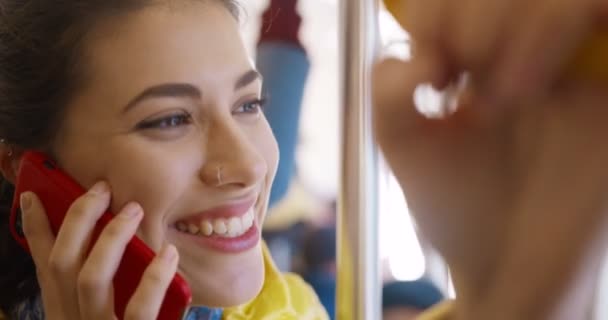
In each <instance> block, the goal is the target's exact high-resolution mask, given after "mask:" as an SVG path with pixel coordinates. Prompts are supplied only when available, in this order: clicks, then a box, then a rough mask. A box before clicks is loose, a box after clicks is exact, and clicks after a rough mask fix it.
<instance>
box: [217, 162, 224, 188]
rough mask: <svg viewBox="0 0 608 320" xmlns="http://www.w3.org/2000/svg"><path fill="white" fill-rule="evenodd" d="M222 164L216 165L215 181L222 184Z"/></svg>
mask: <svg viewBox="0 0 608 320" xmlns="http://www.w3.org/2000/svg"><path fill="white" fill-rule="evenodd" d="M222 169H223V167H222V166H218V167H217V183H218V184H222Z"/></svg>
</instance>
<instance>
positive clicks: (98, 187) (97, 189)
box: [89, 181, 110, 194]
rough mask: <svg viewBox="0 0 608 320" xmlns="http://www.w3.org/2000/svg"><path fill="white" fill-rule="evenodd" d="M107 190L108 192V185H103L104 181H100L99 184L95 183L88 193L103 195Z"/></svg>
mask: <svg viewBox="0 0 608 320" xmlns="http://www.w3.org/2000/svg"><path fill="white" fill-rule="evenodd" d="M109 190H110V188H109V187H108V184H107V183H105V182H104V181H100V182H97V183H96V184H95V185H93V187H91V189H90V190H89V192H91V193H93V194H104V193H107V192H108V191H109Z"/></svg>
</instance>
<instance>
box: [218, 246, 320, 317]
mask: <svg viewBox="0 0 608 320" xmlns="http://www.w3.org/2000/svg"><path fill="white" fill-rule="evenodd" d="M262 250H263V254H264V267H265V270H266V271H265V277H266V278H265V280H264V286H263V287H262V291H261V292H260V294H258V296H257V297H256V298H255V299H253V300H252V301H251V302H249V303H247V304H245V305H242V306H238V307H233V308H227V309H224V315H223V319H224V320H250V319H255V320H289V319H298V320H328V319H329V316H328V315H327V312H326V311H325V309H324V308H323V306H322V305H321V303H320V302H319V298H318V297H317V295H316V294H315V292H314V290H313V289H312V288H311V287H310V286H309V285H308V284H307V283H306V282H304V280H302V278H300V277H299V276H297V275H295V274H292V273H281V272H280V271H279V270H278V268H277V267H276V265H275V264H274V262H273V261H272V258H271V256H270V253H269V252H268V248H266V246H265V245H264V246H263V248H262Z"/></svg>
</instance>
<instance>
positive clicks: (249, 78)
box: [234, 70, 262, 91]
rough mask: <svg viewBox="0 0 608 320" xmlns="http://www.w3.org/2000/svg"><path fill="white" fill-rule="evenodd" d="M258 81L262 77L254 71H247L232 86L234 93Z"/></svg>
mask: <svg viewBox="0 0 608 320" xmlns="http://www.w3.org/2000/svg"><path fill="white" fill-rule="evenodd" d="M258 79H259V80H261V79H262V75H261V74H260V73H259V72H258V71H256V70H249V71H247V72H245V73H244V74H243V75H242V76H241V77H240V78H239V79H238V80H237V81H236V83H235V84H234V91H237V90H239V89H241V88H243V87H245V86H247V85H249V84H250V83H252V82H254V81H256V80H258Z"/></svg>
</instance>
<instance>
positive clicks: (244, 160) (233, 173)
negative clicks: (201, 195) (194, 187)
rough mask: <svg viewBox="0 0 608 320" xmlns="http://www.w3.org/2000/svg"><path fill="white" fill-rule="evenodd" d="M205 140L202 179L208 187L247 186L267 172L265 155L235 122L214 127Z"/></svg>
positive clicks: (253, 183) (256, 182) (254, 183)
mask: <svg viewBox="0 0 608 320" xmlns="http://www.w3.org/2000/svg"><path fill="white" fill-rule="evenodd" d="M210 133H212V134H210V135H209V140H208V141H207V142H208V143H207V148H206V150H207V161H206V162H205V164H204V165H203V168H202V169H201V179H202V180H203V182H204V183H205V184H207V185H208V186H213V187H231V186H232V187H235V188H247V187H250V186H253V185H256V184H258V183H259V182H260V181H261V180H262V179H264V177H265V176H266V173H267V171H268V166H267V164H266V161H265V160H264V157H263V156H262V154H261V153H260V150H258V149H257V148H256V146H255V144H254V143H253V142H252V141H251V140H250V139H248V138H247V136H246V135H245V134H244V132H243V131H242V129H241V128H239V127H238V125H233V126H231V125H223V126H222V127H219V126H215V127H214V128H213V130H210Z"/></svg>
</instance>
